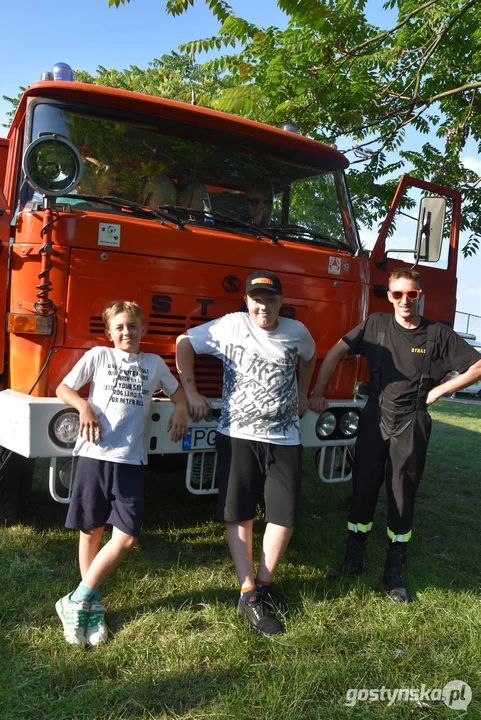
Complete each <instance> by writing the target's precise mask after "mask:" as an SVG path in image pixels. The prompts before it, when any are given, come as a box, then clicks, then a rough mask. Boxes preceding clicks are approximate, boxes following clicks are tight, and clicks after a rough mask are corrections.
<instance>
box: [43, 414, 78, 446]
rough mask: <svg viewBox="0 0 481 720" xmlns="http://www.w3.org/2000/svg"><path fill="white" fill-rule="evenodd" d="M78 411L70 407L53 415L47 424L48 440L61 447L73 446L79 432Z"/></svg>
mask: <svg viewBox="0 0 481 720" xmlns="http://www.w3.org/2000/svg"><path fill="white" fill-rule="evenodd" d="M79 428H80V421H79V416H78V412H77V411H76V410H73V409H72V408H67V409H65V410H61V411H60V412H59V413H57V414H56V415H54V417H53V418H52V419H51V420H50V423H49V426H48V436H49V438H50V440H51V441H52V442H53V443H55V445H58V446H59V447H61V448H73V447H74V445H75V441H76V440H77V436H78V433H79Z"/></svg>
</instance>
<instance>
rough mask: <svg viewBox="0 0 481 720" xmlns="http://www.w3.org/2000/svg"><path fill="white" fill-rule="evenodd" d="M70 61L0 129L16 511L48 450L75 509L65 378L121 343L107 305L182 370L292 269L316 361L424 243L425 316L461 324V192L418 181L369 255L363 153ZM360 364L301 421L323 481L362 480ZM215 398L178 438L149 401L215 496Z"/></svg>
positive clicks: (208, 371) (293, 294)
mask: <svg viewBox="0 0 481 720" xmlns="http://www.w3.org/2000/svg"><path fill="white" fill-rule="evenodd" d="M57 70H58V67H57ZM63 72H67V70H66V68H65V67H61V66H60V71H59V73H58V74H59V76H60V79H59V80H57V79H53V80H50V79H49V80H45V81H42V82H37V83H35V84H34V85H32V86H31V87H29V88H28V89H27V90H26V91H25V93H24V95H23V97H22V99H21V101H20V102H19V105H18V108H17V111H16V114H15V117H14V119H13V122H12V125H11V127H10V130H9V133H8V138H7V139H6V140H0V287H1V288H2V290H1V292H0V318H1V320H2V323H3V325H2V326H3V328H4V329H3V330H2V332H1V333H0V372H1V376H0V381H1V387H0V446H1V448H0V449H1V461H0V517H1V518H3V519H4V520H8V521H10V520H13V519H15V518H17V517H18V516H19V515H20V514H21V513H22V511H23V510H24V508H25V506H26V503H27V501H28V495H29V488H30V485H31V482H32V475H33V468H34V462H35V459H36V458H48V459H49V473H48V474H49V485H50V492H51V494H52V496H53V497H54V499H56V500H57V501H59V502H68V498H69V492H70V490H69V488H70V487H71V482H72V477H73V473H72V467H73V465H72V461H71V450H72V447H73V445H74V442H75V438H76V434H77V432H78V417H77V415H76V412H75V411H73V410H72V409H71V408H67V407H65V406H64V405H62V403H60V401H58V400H57V398H56V397H55V388H56V387H57V385H58V384H59V382H60V381H61V380H62V379H63V377H64V376H65V375H66V373H67V372H68V371H69V370H70V368H71V367H72V366H73V365H74V363H75V362H76V361H77V360H78V359H79V358H80V357H81V355H82V354H83V353H84V352H85V351H86V350H88V349H89V348H91V347H92V346H94V345H98V344H102V343H107V340H106V338H105V336H104V332H103V327H102V320H101V313H102V309H103V307H104V305H105V303H106V302H108V301H110V300H112V299H117V298H125V299H129V300H136V301H137V302H139V303H140V305H141V306H142V307H143V308H144V309H145V311H146V315H147V324H148V332H147V335H146V337H145V341H144V342H143V344H142V349H143V350H145V351H147V352H155V353H159V354H160V355H161V356H162V357H163V358H164V359H165V360H166V362H167V363H168V364H169V366H170V367H171V368H172V369H173V370H174V345H175V339H176V337H177V336H178V335H179V334H180V333H182V332H184V331H185V330H186V329H188V328H189V327H193V326H196V325H198V324H199V323H203V322H206V321H208V320H211V319H213V318H216V317H219V316H221V315H223V314H225V313H227V312H232V311H237V310H240V309H241V308H242V307H243V288H244V283H245V279H246V276H247V275H248V274H249V272H250V271H251V270H252V269H255V268H269V269H271V270H273V271H274V272H276V273H278V275H279V276H280V278H281V280H282V284H283V288H284V292H285V298H284V306H283V308H282V313H283V314H284V315H286V316H288V317H293V318H297V319H298V320H301V321H302V322H303V323H305V325H306V326H307V327H308V328H309V330H310V331H311V333H312V335H313V336H314V338H315V341H316V344H317V351H318V358H319V361H320V362H321V361H322V358H323V357H324V355H325V353H326V351H327V350H328V349H329V347H330V346H331V345H332V344H333V343H334V342H335V341H336V340H338V339H339V338H340V337H342V335H343V334H345V333H346V332H347V331H348V330H349V329H350V328H352V327H353V326H355V325H356V324H357V323H359V322H360V321H362V320H363V319H364V317H365V316H366V314H367V313H368V312H372V311H377V310H386V311H389V309H390V305H389V303H388V300H387V298H386V289H387V279H388V275H389V272H390V271H391V270H392V268H393V266H396V267H397V266H400V265H403V264H405V265H406V266H410V265H412V261H410V258H411V257H412V253H414V256H415V258H416V261H423V262H424V263H425V266H424V267H423V271H422V272H423V280H424V288H425V308H424V312H425V313H426V315H428V316H429V317H431V318H432V319H435V320H445V321H447V322H452V321H453V319H454V311H455V296H456V261H457V243H458V231H459V213H460V197H459V194H458V193H457V192H456V191H453V190H450V189H447V188H441V187H437V186H434V185H432V184H429V183H426V182H422V181H420V180H415V179H412V178H408V177H404V178H403V179H402V181H401V184H400V187H399V189H398V192H397V193H396V196H395V198H394V200H393V205H392V208H391V211H390V213H389V215H388V217H387V219H386V222H385V224H384V226H383V228H382V230H381V233H380V236H379V238H378V241H377V243H376V245H375V247H374V249H373V251H372V253H368V252H366V251H365V250H363V248H362V245H361V242H360V239H359V233H358V228H357V225H356V221H355V216H354V210H353V207H352V203H351V199H350V196H349V190H348V184H347V179H346V175H345V170H346V168H347V166H348V162H347V160H346V158H345V157H344V156H343V155H342V154H341V153H340V152H338V151H337V150H336V149H335V148H334V147H330V146H327V145H324V144H322V143H320V142H317V141H315V140H312V139H310V138H307V137H302V136H300V135H299V134H297V133H295V132H292V131H289V130H285V129H279V128H275V127H269V126H267V125H263V124H260V123H257V122H252V121H249V120H245V119H243V118H239V117H235V116H232V115H228V114H224V113H220V112H216V111H213V110H208V109H205V108H200V107H195V106H192V105H187V104H183V103H179V102H174V101H171V100H165V99H160V98H155V97H150V96H147V95H143V94H139V93H132V92H127V91H123V90H118V89H112V88H107V87H100V86H96V85H88V84H82V83H76V82H74V81H73V78H71V76H70V75H67V76H65V75H64V76H62V73H63ZM410 185H411V186H412V185H413V186H415V187H417V188H418V189H420V190H421V191H423V194H424V195H425V196H426V197H424V198H423V200H422V206H421V211H420V216H419V217H420V219H419V222H418V225H417V231H415V232H414V233H413V237H412V238H411V239H410V247H406V246H405V247H404V250H402V252H406V250H407V249H409V250H410V252H411V256H410V255H404V256H403V257H404V261H403V260H399V259H398V258H396V255H399V252H401V251H399V250H398V251H396V252H394V251H392V252H391V251H389V252H386V238H387V237H388V233H389V227H390V225H391V222H392V220H393V217H394V214H395V212H396V208H397V207H398V205H399V203H400V199H401V195H402V192H403V191H404V190H405V189H406V188H407V187H408V186H410ZM256 187H257V188H259V187H261V188H264V189H265V188H269V191H270V193H271V198H272V207H271V208H270V216H269V218H268V221H266V222H264V223H262V225H263V226H261V224H259V222H258V221H256V220H255V219H253V218H252V217H251V215H250V214H249V207H248V203H247V193H248V191H249V190H251V189H252V188H256ZM445 208H447V214H446V217H447V220H445V219H444V217H445V215H444V213H445ZM443 236H446V241H445V245H447V246H448V250H447V251H446V252H445V253H444V255H443V257H444V259H445V263H444V268H443V269H440V268H439V267H438V266H437V264H436V266H434V262H435V261H437V260H438V259H439V255H440V252H441V250H440V245H441V241H442V238H443ZM429 263H430V264H429ZM196 362H197V366H196V375H197V377H198V386H199V389H200V391H201V392H202V393H204V394H206V395H207V396H209V397H210V398H212V399H213V400H214V401H218V399H219V398H220V392H221V383H222V367H221V365H220V364H219V363H218V362H217V361H216V360H215V359H212V358H202V357H200V358H197V360H196ZM361 373H362V366H361V363H360V360H359V359H357V358H352V357H348V358H346V359H345V360H343V361H342V362H341V363H340V367H339V368H338V371H337V372H336V374H335V375H334V377H333V378H332V380H331V382H330V384H329V386H328V389H327V395H328V397H329V398H330V406H329V408H328V410H326V411H325V412H324V413H322V414H321V415H320V416H317V414H315V413H313V412H311V411H309V412H308V413H307V414H306V416H305V417H304V418H303V420H302V423H301V433H302V442H303V444H304V446H306V447H314V448H317V449H318V457H317V461H318V466H319V473H320V476H321V478H322V479H323V480H325V481H326V482H333V481H343V480H348V479H349V478H350V452H351V450H352V447H353V444H354V442H355V438H356V432H357V420H358V413H359V407H360V405H361V402H362V400H359V399H358V398H356V396H355V391H356V385H357V383H358V380H359V378H360V375H361ZM218 407H219V404H218V402H214V403H213V408H214V409H213V412H212V413H211V415H210V416H209V417H208V418H207V419H206V420H205V421H204V422H202V423H199V424H194V423H192V424H191V429H190V432H189V435H188V436H186V437H185V438H184V441H183V443H182V445H181V446H180V445H179V444H173V443H172V442H171V441H170V439H169V437H168V434H167V433H166V424H167V419H168V417H169V415H170V412H171V407H170V403H169V401H168V400H167V399H162V398H158V399H157V400H156V401H155V402H154V404H153V408H152V413H151V418H150V424H149V426H148V429H147V432H148V438H147V440H148V446H149V449H150V453H151V454H152V455H158V454H163V455H167V454H172V453H182V454H186V455H187V470H186V483H187V487H188V489H189V490H190V491H191V492H193V493H211V492H216V488H215V485H214V479H213V467H214V463H215V453H214V452H213V441H214V434H215V427H216V423H217V416H218ZM42 465H43V466H45V467H46V465H47V463H46V462H44V463H43V464H42ZM45 474H46V470H45ZM64 485H65V486H66V488H67V489H65V488H64Z"/></svg>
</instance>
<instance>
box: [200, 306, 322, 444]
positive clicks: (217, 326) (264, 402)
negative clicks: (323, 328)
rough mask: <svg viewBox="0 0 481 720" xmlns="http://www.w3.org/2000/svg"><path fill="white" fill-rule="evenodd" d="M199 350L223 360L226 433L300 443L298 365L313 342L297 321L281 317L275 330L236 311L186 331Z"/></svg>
mask: <svg viewBox="0 0 481 720" xmlns="http://www.w3.org/2000/svg"><path fill="white" fill-rule="evenodd" d="M188 334H189V338H190V341H191V343H192V347H193V348H194V350H195V352H196V353H207V354H209V355H215V356H216V357H218V358H220V359H221V360H222V362H223V363H224V387H223V392H222V410H221V417H220V420H219V425H218V428H217V429H218V431H219V432H220V433H222V434H223V435H230V436H232V437H238V438H245V439H248V440H260V441H264V442H272V443H274V444H278V445H297V444H298V443H299V407H298V395H297V379H296V365H297V360H298V358H299V357H301V358H302V359H303V360H306V361H308V360H310V359H311V358H312V356H313V355H314V352H315V349H316V347H315V344H314V340H313V339H312V337H311V335H310V333H309V331H308V330H307V328H306V327H305V326H304V325H303V324H302V323H300V322H298V321H297V320H290V319H288V318H281V317H280V318H279V320H278V326H277V328H276V329H275V330H262V329H260V328H258V327H257V326H256V325H255V324H254V323H253V322H252V320H251V319H250V317H249V315H248V314H247V313H242V312H239V313H232V314H230V315H224V317H222V318H219V319H218V320H213V321H212V322H208V323H205V325H199V326H198V327H196V328H192V329H191V330H189V332H188Z"/></svg>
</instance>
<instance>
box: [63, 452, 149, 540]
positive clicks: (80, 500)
mask: <svg viewBox="0 0 481 720" xmlns="http://www.w3.org/2000/svg"><path fill="white" fill-rule="evenodd" d="M143 510H144V466H143V465H128V464H126V463H116V462H111V461H109V460H97V459H95V458H87V457H79V459H78V462H77V470H76V472H75V482H74V486H73V491H72V497H71V499H70V505H69V509H68V513H67V520H66V521H65V527H68V528H71V529H73V530H94V529H95V528H99V527H104V525H113V526H114V527H116V528H118V529H119V530H121V531H122V532H124V533H126V534H127V535H132V536H133V537H139V535H140V526H141V524H142V515H143Z"/></svg>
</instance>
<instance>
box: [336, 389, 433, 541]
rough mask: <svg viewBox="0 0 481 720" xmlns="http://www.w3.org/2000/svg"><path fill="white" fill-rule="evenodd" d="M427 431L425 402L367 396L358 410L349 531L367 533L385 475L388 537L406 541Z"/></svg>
mask: <svg viewBox="0 0 481 720" xmlns="http://www.w3.org/2000/svg"><path fill="white" fill-rule="evenodd" d="M430 434H431V417H430V415H429V413H428V412H427V410H426V405H425V403H413V404H411V405H409V406H399V405H394V404H393V403H390V402H388V401H386V400H385V399H383V398H381V399H379V398H370V399H369V401H368V402H367V404H366V407H365V408H364V410H363V411H362V413H361V418H360V422H359V431H358V436H357V441H356V450H355V453H354V464H353V480H352V482H353V494H352V501H351V509H350V512H349V518H348V527H349V529H350V530H355V531H357V532H364V533H365V532H369V530H370V529H371V527H372V522H373V518H374V510H375V507H376V502H377V497H378V494H379V490H380V489H381V485H382V484H383V481H384V480H386V493H387V503H388V512H387V524H388V528H387V529H388V535H389V537H390V539H391V540H392V541H396V540H397V541H401V542H407V541H408V540H409V538H410V536H411V529H412V522H413V513H414V498H415V496H416V491H417V489H418V486H419V483H420V480H421V477H422V474H423V470H424V463H425V460H426V452H427V447H428V442H429V436H430Z"/></svg>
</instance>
